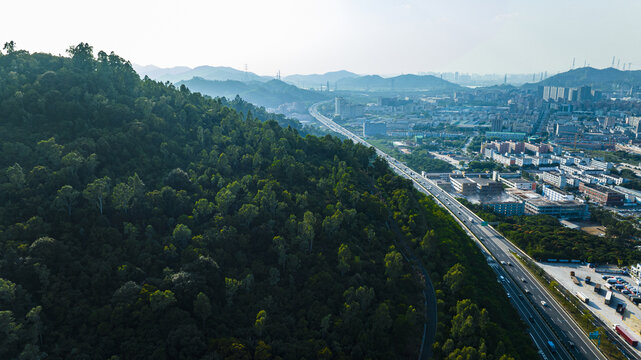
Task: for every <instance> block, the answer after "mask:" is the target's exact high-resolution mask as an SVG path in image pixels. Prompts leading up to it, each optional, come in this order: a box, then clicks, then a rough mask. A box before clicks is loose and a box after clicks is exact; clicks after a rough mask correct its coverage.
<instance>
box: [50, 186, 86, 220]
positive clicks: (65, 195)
mask: <svg viewBox="0 0 641 360" xmlns="http://www.w3.org/2000/svg"><path fill="white" fill-rule="evenodd" d="M79 195H80V193H79V192H78V191H76V190H74V188H73V187H72V186H71V185H64V186H63V187H61V188H60V189H58V193H57V195H56V198H55V200H54V205H55V206H57V207H62V208H64V209H65V210H67V216H69V217H71V209H73V204H74V202H75V201H76V199H77V198H78V196H79Z"/></svg>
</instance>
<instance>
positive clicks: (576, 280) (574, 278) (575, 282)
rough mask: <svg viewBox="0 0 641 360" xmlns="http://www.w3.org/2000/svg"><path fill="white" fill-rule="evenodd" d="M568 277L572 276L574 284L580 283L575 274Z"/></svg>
mask: <svg viewBox="0 0 641 360" xmlns="http://www.w3.org/2000/svg"><path fill="white" fill-rule="evenodd" d="M570 277H571V278H572V282H573V283H574V284H575V285H581V282H580V281H579V279H577V278H576V276H574V275H573V276H570Z"/></svg>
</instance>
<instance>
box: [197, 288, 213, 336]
mask: <svg viewBox="0 0 641 360" xmlns="http://www.w3.org/2000/svg"><path fill="white" fill-rule="evenodd" d="M194 313H196V315H198V316H199V317H200V318H201V319H202V321H203V329H204V328H205V320H206V319H207V318H208V317H209V316H210V315H211V301H210V300H209V297H208V296H207V295H205V294H204V293H202V292H199V293H198V295H197V296H196V300H194Z"/></svg>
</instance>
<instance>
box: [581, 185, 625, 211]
mask: <svg viewBox="0 0 641 360" xmlns="http://www.w3.org/2000/svg"><path fill="white" fill-rule="evenodd" d="M579 191H580V192H581V193H583V194H584V195H585V197H586V198H587V199H588V200H590V201H594V202H597V203H599V204H601V205H606V206H621V205H623V200H624V199H625V196H624V195H623V194H622V193H620V192H618V191H615V190H612V189H608V188H605V187H603V186H597V185H591V184H586V183H581V184H579Z"/></svg>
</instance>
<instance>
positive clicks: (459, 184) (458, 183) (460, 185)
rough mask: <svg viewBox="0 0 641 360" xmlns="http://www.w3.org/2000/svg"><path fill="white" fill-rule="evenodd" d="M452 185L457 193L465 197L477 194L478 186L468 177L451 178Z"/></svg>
mask: <svg viewBox="0 0 641 360" xmlns="http://www.w3.org/2000/svg"><path fill="white" fill-rule="evenodd" d="M450 183H451V184H452V188H453V189H454V191H456V192H457V193H460V194H463V195H471V194H474V193H476V184H475V183H474V182H473V181H471V180H470V179H468V178H466V177H450Z"/></svg>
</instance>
